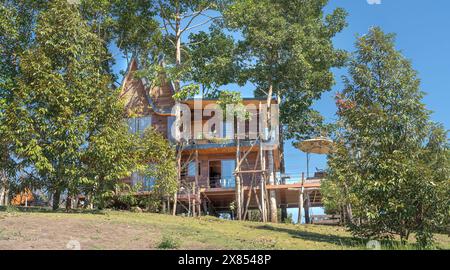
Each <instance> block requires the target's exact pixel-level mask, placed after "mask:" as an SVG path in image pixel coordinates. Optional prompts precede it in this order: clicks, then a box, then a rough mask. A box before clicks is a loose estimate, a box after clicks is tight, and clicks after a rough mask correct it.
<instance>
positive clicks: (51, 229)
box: [0, 211, 450, 249]
mask: <svg viewBox="0 0 450 270" xmlns="http://www.w3.org/2000/svg"><path fill="white" fill-rule="evenodd" d="M69 237H70V239H79V240H80V242H81V244H82V246H83V248H85V249H143V248H144V249H155V248H157V247H158V245H159V243H161V239H162V238H167V237H169V238H171V239H175V240H176V242H178V243H179V249H362V248H364V247H365V241H363V240H357V239H354V238H352V237H351V235H350V234H349V233H348V232H346V230H345V229H344V228H341V227H329V226H318V225H303V226H296V225H288V224H262V223H256V222H237V221H226V220H220V219H217V218H212V217H202V218H186V217H172V216H167V215H158V214H147V213H142V214H138V213H128V212H109V211H108V212H105V213H103V214H65V213H22V212H13V213H5V212H0V248H1V247H3V248H6V249H7V248H19V249H29V248H38V249H62V248H64V243H66V241H67V239H69ZM437 240H438V247H439V248H444V249H450V238H449V237H448V236H445V235H438V236H437Z"/></svg>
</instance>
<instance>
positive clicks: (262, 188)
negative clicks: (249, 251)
mask: <svg viewBox="0 0 450 270" xmlns="http://www.w3.org/2000/svg"><path fill="white" fill-rule="evenodd" d="M259 151H260V155H259V157H260V159H261V160H260V164H261V170H262V171H263V172H262V173H261V179H260V181H259V182H260V183H259V184H260V187H259V190H260V193H261V194H260V195H261V219H262V222H267V207H266V198H265V194H266V188H265V187H266V185H265V184H266V179H265V178H266V177H265V176H266V175H265V173H264V171H265V170H266V161H265V156H264V152H263V150H262V147H261V143H260V145H259Z"/></svg>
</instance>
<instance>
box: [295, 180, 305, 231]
mask: <svg viewBox="0 0 450 270" xmlns="http://www.w3.org/2000/svg"><path fill="white" fill-rule="evenodd" d="M304 183H305V173H302V185H301V187H300V190H299V196H298V218H297V224H298V225H301V224H302V211H303V201H304V199H303V191H304V187H303V185H304Z"/></svg>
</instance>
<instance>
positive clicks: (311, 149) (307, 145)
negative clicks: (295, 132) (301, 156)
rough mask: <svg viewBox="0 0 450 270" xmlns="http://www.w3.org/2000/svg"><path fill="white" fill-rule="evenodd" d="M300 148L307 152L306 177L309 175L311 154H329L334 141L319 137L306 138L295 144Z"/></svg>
mask: <svg viewBox="0 0 450 270" xmlns="http://www.w3.org/2000/svg"><path fill="white" fill-rule="evenodd" d="M295 146H296V147H297V148H298V149H300V150H301V151H303V152H305V153H306V177H307V178H308V177H309V154H319V155H326V154H329V153H330V151H331V148H332V146H333V141H332V140H330V139H328V138H325V137H318V138H314V139H309V140H305V141H302V142H299V143H297V144H296V145H295Z"/></svg>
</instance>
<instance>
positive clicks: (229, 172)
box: [220, 159, 236, 188]
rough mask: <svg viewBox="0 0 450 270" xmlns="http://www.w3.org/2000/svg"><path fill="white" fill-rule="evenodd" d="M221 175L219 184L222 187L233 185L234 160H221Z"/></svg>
mask: <svg viewBox="0 0 450 270" xmlns="http://www.w3.org/2000/svg"><path fill="white" fill-rule="evenodd" d="M221 163H222V164H221V165H222V166H221V167H222V175H221V178H222V179H221V180H220V181H221V186H222V187H223V188H232V187H234V186H235V177H234V174H233V173H234V170H235V168H236V161H235V160H233V159H230V160H222V162H221Z"/></svg>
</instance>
